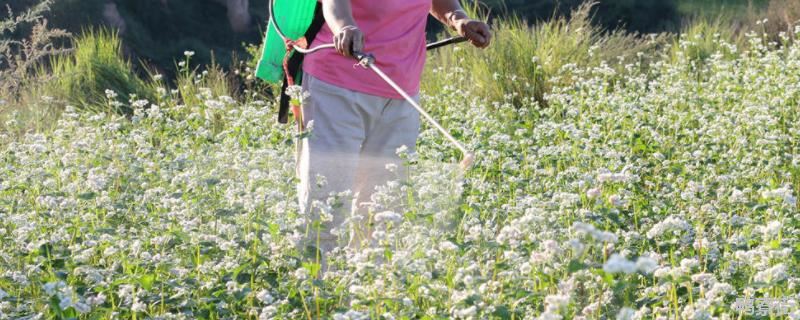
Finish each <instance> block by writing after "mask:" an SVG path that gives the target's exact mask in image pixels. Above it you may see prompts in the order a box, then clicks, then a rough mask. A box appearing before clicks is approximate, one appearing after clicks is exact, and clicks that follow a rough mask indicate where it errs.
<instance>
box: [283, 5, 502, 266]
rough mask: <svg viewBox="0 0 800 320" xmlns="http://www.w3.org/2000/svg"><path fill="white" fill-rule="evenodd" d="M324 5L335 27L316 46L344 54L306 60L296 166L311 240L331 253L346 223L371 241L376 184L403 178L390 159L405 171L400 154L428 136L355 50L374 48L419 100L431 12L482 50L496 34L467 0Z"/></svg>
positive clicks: (359, 241)
mask: <svg viewBox="0 0 800 320" xmlns="http://www.w3.org/2000/svg"><path fill="white" fill-rule="evenodd" d="M321 3H322V11H323V15H324V17H325V22H326V24H325V25H324V26H323V27H322V30H320V32H319V33H318V34H317V36H316V38H315V40H314V41H313V43H312V44H311V47H316V46H318V45H321V44H329V43H333V44H335V46H336V51H333V50H323V51H318V52H316V53H314V54H310V55H308V56H306V58H305V62H304V66H303V71H304V78H303V90H304V91H305V92H307V93H308V94H309V97H308V99H306V101H305V102H304V104H303V106H302V113H303V117H302V119H303V127H305V128H309V127H310V128H309V129H310V133H309V134H308V135H305V137H304V138H302V139H301V141H300V142H299V143H300V145H299V148H298V163H297V169H298V175H299V178H300V184H299V185H298V195H299V201H300V208H301V212H303V213H305V214H306V219H307V222H308V224H307V228H306V241H305V245H311V246H313V247H316V248H318V249H320V250H321V253H322V254H324V253H326V252H329V251H330V250H332V249H333V248H335V247H336V244H337V242H336V241H337V235H339V234H344V233H345V231H347V228H348V227H347V226H343V225H342V223H344V222H345V221H348V223H349V229H350V231H351V237H350V246H351V247H357V246H360V245H363V244H364V242H365V240H367V241H368V240H369V238H370V230H369V228H368V227H366V224H367V221H368V220H369V217H368V214H369V210H368V209H367V207H366V205H365V203H368V202H369V201H370V195H371V194H372V192H373V191H374V188H375V186H377V185H381V184H384V183H385V182H386V181H387V180H389V179H391V178H392V177H394V176H396V175H397V173H392V172H391V171H390V170H388V169H387V164H395V165H397V166H398V167H401V168H402V165H401V161H400V158H399V156H398V155H397V153H396V152H397V150H398V148H401V147H403V146H405V148H407V150H409V151H411V152H413V150H414V147H415V145H416V140H417V136H418V134H419V127H420V118H419V113H418V112H417V111H416V110H415V109H414V107H412V106H411V105H410V104H409V103H408V102H406V100H404V99H403V98H402V96H401V95H400V94H398V93H397V92H395V91H394V90H393V89H392V88H391V87H390V86H389V85H388V84H386V83H385V82H384V81H383V80H382V79H381V78H379V77H378V76H377V75H376V74H374V73H373V72H372V71H371V70H367V69H364V68H361V67H354V64H355V63H356V61H355V60H354V59H353V56H354V53H356V52H363V53H371V54H373V55H374V56H375V59H376V60H375V61H376V62H375V63H376V65H377V66H378V67H380V68H381V69H383V70H384V72H385V73H386V74H387V75H388V76H389V77H390V78H392V79H394V80H395V81H396V82H397V83H398V84H399V85H400V86H401V87H402V88H403V89H405V90H406V91H407V92H408V93H409V94H410V95H412V96H414V99H416V100H417V101H418V100H419V94H418V93H419V87H420V77H421V75H422V71H423V67H424V64H425V45H426V43H425V40H426V39H425V25H426V20H427V15H428V13H430V14H432V15H433V16H434V17H436V18H437V19H438V20H440V21H441V22H443V23H444V24H446V25H447V26H449V27H450V28H452V29H454V30H456V31H457V32H458V33H459V34H461V35H462V36H465V37H467V39H468V40H469V41H470V42H471V43H472V44H473V45H475V46H476V47H480V48H485V47H487V46H488V45H489V43H490V41H491V36H492V35H491V32H490V30H489V27H488V25H486V24H485V23H483V22H480V21H476V20H472V19H470V18H469V17H468V16H467V14H466V13H465V11H464V10H463V9H462V7H461V5H460V4H459V2H458V0H380V1H376V0H321ZM330 196H334V198H330ZM329 199H333V200H335V202H330V201H328V200H329ZM351 214H352V215H353V217H354V218H353V219H348V216H350V215H351ZM336 230H338V231H339V232H336ZM322 264H323V268H324V266H325V265H326V263H325V259H323V261H322Z"/></svg>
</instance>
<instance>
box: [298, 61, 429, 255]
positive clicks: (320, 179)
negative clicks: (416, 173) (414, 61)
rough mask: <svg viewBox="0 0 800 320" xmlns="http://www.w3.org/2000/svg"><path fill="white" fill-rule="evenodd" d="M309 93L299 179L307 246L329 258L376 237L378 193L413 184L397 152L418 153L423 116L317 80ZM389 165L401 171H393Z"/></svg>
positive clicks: (403, 104)
mask: <svg viewBox="0 0 800 320" xmlns="http://www.w3.org/2000/svg"><path fill="white" fill-rule="evenodd" d="M303 89H304V91H306V92H308V93H309V94H310V97H309V98H308V99H307V100H306V101H305V103H304V105H303V107H302V112H303V122H304V127H305V128H306V134H303V135H301V137H302V138H301V139H300V141H298V148H297V174H298V177H299V179H300V183H299V184H298V197H299V204H300V208H301V212H302V213H303V214H304V216H305V219H306V226H307V227H306V241H307V242H308V241H310V242H312V243H310V244H312V245H314V246H315V247H317V248H319V249H322V250H323V251H324V252H327V251H329V250H332V249H333V248H334V247H336V246H337V245H338V244H339V243H338V242H337V241H338V240H342V242H344V241H348V242H349V245H350V246H351V247H353V246H355V245H360V244H363V242H364V240H365V239H369V238H370V235H371V230H370V228H368V227H367V223H366V222H367V221H368V220H369V219H370V217H369V215H370V214H371V213H370V212H369V211H370V210H369V209H368V206H366V205H365V204H366V203H369V201H370V196H371V195H372V193H373V191H374V189H375V187H376V186H379V185H382V184H384V183H386V182H387V181H389V180H396V179H404V178H405V177H404V175H405V170H403V162H402V160H401V158H400V157H399V156H398V155H397V150H398V149H399V148H401V147H403V146H405V148H407V150H408V152H413V151H414V148H415V145H416V142H417V137H418V135H419V129H420V115H419V112H417V110H416V109H414V107H413V106H412V105H411V104H409V103H408V102H407V101H405V100H401V99H389V98H383V97H377V96H373V95H368V94H364V93H359V92H355V91H352V90H348V89H344V88H340V87H338V86H336V85H334V84H331V83H327V82H324V81H322V80H319V79H317V78H314V77H313V76H311V75H309V74H305V75H304V77H303ZM414 99H415V100H416V101H419V96H418V95H417V96H415V97H414ZM388 164H393V167H394V168H399V169H395V170H393V171H390V170H388V169H387V165H388ZM316 222H320V223H316ZM342 231H349V234H350V236H349V237H346V236H345V235H346V234H347V232H342ZM345 238H347V239H345ZM317 241H319V243H317Z"/></svg>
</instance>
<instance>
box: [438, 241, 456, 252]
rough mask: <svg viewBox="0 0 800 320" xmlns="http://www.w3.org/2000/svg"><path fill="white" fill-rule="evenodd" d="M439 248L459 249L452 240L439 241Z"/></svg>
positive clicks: (446, 249) (443, 249)
mask: <svg viewBox="0 0 800 320" xmlns="http://www.w3.org/2000/svg"><path fill="white" fill-rule="evenodd" d="M439 250H442V251H455V250H458V246H457V245H455V244H454V243H452V242H450V241H442V242H440V243H439Z"/></svg>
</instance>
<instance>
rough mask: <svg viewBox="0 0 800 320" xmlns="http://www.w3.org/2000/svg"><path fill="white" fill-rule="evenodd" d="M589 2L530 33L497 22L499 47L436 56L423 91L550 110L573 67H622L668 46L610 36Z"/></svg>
mask: <svg viewBox="0 0 800 320" xmlns="http://www.w3.org/2000/svg"><path fill="white" fill-rule="evenodd" d="M595 4H596V3H595V2H587V3H585V4H583V5H582V6H580V7H579V8H577V9H576V10H574V11H573V12H572V13H571V14H570V17H569V18H566V17H553V19H552V20H551V21H548V22H542V23H539V24H537V25H535V26H533V27H529V26H528V23H527V22H526V21H524V20H522V19H520V18H514V17H511V18H508V19H504V20H500V21H497V22H496V23H495V24H494V26H493V29H494V30H493V31H494V33H495V43H494V44H493V45H492V46H491V47H489V48H488V49H486V50H479V49H474V48H463V47H459V48H456V49H449V50H448V49H445V50H443V51H440V52H436V53H433V54H432V55H431V56H430V57H429V66H430V67H429V68H428V70H427V71H426V74H425V77H424V80H423V91H425V92H438V91H439V90H441V89H442V88H443V87H444V86H451V85H455V86H458V87H459V88H462V89H463V90H467V91H470V92H474V93H475V94H476V95H479V96H482V97H486V98H487V99H489V100H495V101H500V100H509V99H510V100H513V101H517V102H518V101H519V99H526V98H523V97H533V98H534V99H535V100H536V101H537V102H538V103H539V104H540V105H546V104H547V102H546V99H545V96H546V94H547V93H548V92H549V91H550V89H551V88H552V87H553V86H554V85H558V84H563V83H565V82H567V81H570V79H567V78H560V77H559V74H560V73H561V70H562V68H564V67H568V66H578V67H586V66H601V65H603V64H604V63H607V64H609V65H610V66H621V65H623V64H624V63H625V62H630V61H633V60H635V59H637V58H638V57H637V56H638V55H637V53H640V52H649V51H652V50H654V49H655V48H657V47H658V46H659V44H663V43H665V39H666V37H665V36H662V35H659V36H651V37H644V36H641V35H637V34H631V33H626V32H624V31H621V30H614V31H608V30H604V29H603V28H601V27H598V26H595V25H593V24H592V23H591V18H592V17H591V9H592V7H593V6H594V5H595Z"/></svg>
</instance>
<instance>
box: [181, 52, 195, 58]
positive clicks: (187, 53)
mask: <svg viewBox="0 0 800 320" xmlns="http://www.w3.org/2000/svg"><path fill="white" fill-rule="evenodd" d="M183 55H184V56H186V57H192V56H194V51H184V52H183Z"/></svg>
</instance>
